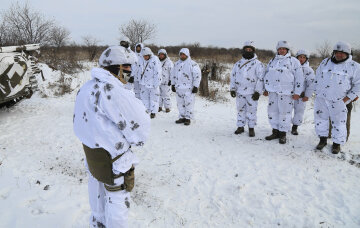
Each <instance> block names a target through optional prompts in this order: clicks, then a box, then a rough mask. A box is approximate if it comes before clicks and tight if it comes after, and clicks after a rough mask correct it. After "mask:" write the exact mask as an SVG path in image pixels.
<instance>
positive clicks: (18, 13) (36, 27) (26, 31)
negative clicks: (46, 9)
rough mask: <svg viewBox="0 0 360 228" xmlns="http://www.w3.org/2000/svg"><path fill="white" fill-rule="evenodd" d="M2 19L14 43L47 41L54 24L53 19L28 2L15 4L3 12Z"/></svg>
mask: <svg viewBox="0 0 360 228" xmlns="http://www.w3.org/2000/svg"><path fill="white" fill-rule="evenodd" d="M2 21H3V23H4V26H5V31H6V32H7V33H8V34H7V36H8V37H9V39H10V40H11V41H12V44H27V43H47V42H48V39H49V32H50V31H51V29H52V28H53V26H54V21H53V20H49V19H46V18H45V17H44V16H43V15H42V14H40V13H39V12H37V11H35V10H33V9H31V8H30V6H29V5H28V4H27V3H25V4H24V5H19V3H16V4H13V5H12V6H11V7H10V8H9V9H8V10H7V11H5V12H3V14H2Z"/></svg>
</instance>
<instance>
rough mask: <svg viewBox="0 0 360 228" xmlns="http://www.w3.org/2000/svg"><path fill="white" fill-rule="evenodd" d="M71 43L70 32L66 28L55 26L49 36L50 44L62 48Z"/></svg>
mask: <svg viewBox="0 0 360 228" xmlns="http://www.w3.org/2000/svg"><path fill="white" fill-rule="evenodd" d="M69 41H70V32H69V30H67V29H66V28H64V27H61V26H54V27H53V28H52V29H51V31H50V34H49V44H50V45H52V46H55V47H56V48H58V49H59V48H60V47H63V46H65V45H66V44H67V43H68V42H69Z"/></svg>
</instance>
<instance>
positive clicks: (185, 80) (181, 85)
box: [171, 48, 201, 119]
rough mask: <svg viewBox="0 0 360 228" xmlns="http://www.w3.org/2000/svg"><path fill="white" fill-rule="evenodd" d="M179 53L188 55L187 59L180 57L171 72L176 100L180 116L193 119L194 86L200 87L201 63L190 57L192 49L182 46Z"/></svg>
mask: <svg viewBox="0 0 360 228" xmlns="http://www.w3.org/2000/svg"><path fill="white" fill-rule="evenodd" d="M179 53H183V54H185V55H186V56H187V59H186V60H185V61H182V60H181V59H179V60H178V61H176V63H175V65H174V69H173V71H172V73H171V84H172V85H175V89H176V101H177V107H178V109H179V118H185V119H192V118H193V116H194V104H195V94H194V93H192V90H193V88H194V87H197V88H199V85H200V80H201V70H200V67H199V65H198V64H197V63H196V62H195V61H193V60H192V59H191V57H190V51H189V49H187V48H182V49H181V50H180V52H179Z"/></svg>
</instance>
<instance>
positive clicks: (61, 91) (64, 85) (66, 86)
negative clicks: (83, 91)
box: [48, 73, 72, 96]
mask: <svg viewBox="0 0 360 228" xmlns="http://www.w3.org/2000/svg"><path fill="white" fill-rule="evenodd" d="M71 81H72V80H71V78H66V77H65V74H64V73H61V75H60V78H59V79H58V80H57V81H56V82H54V83H50V84H49V86H48V88H49V89H53V90H55V92H54V95H55V96H62V95H65V94H66V93H71V92H72V89H71Z"/></svg>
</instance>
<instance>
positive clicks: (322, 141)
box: [316, 136, 327, 150]
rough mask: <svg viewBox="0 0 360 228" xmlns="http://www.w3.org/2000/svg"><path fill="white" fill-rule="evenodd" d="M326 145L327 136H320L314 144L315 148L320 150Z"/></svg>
mask: <svg viewBox="0 0 360 228" xmlns="http://www.w3.org/2000/svg"><path fill="white" fill-rule="evenodd" d="M326 145H327V137H326V136H325V137H320V142H319V144H318V145H317V146H316V149H318V150H322V149H323V148H324V147H325V146H326Z"/></svg>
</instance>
